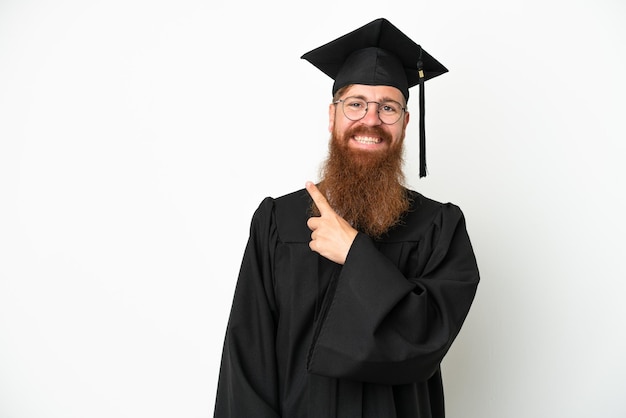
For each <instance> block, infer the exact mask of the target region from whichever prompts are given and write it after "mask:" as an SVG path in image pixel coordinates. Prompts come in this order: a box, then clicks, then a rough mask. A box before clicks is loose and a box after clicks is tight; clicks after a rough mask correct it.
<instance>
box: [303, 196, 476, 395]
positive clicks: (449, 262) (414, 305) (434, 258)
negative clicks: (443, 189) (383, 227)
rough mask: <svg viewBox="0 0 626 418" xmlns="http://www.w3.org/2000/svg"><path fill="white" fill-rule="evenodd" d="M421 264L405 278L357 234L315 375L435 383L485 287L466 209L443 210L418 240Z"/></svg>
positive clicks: (312, 357) (316, 356)
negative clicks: (478, 291) (478, 293)
mask: <svg viewBox="0 0 626 418" xmlns="http://www.w3.org/2000/svg"><path fill="white" fill-rule="evenodd" d="M418 245H419V250H418V254H419V255H418V257H420V258H422V259H421V260H418V262H417V264H418V265H419V266H420V267H419V269H418V271H417V272H416V273H415V277H405V276H404V275H403V273H402V272H401V271H400V270H399V269H398V267H396V265H395V264H394V263H393V262H392V261H391V260H390V259H389V258H388V257H387V256H386V255H384V254H382V253H381V252H380V251H379V250H378V249H377V247H376V245H375V243H374V242H373V241H372V239H370V238H369V237H368V236H367V235H365V234H362V233H359V234H358V235H357V237H356V239H355V241H354V243H353V245H352V247H351V249H350V252H349V253H348V257H347V259H346V262H345V264H344V266H343V268H342V270H341V273H340V274H339V277H338V279H337V283H336V287H335V290H334V292H333V293H332V294H328V295H327V296H326V297H327V298H328V299H327V300H325V301H324V303H326V304H328V305H327V306H328V309H327V311H326V314H325V316H324V317H323V318H322V319H321V320H320V322H319V323H318V327H319V331H318V332H317V333H316V337H315V339H314V340H313V342H312V345H311V349H310V352H309V358H308V364H307V368H308V371H309V372H310V373H313V374H319V375H323V376H328V377H334V378H343V379H351V380H358V381H364V382H371V383H379V384H389V385H399V384H408V383H414V382H419V381H425V380H427V379H429V378H430V377H431V376H432V375H433V374H434V373H435V372H436V371H437V370H438V369H439V365H440V363H441V360H442V359H443V357H444V355H445V354H446V352H447V351H448V349H449V348H450V345H451V344H452V342H453V340H454V339H455V337H456V336H457V334H458V332H459V331H460V328H461V325H462V324H463V322H464V320H465V317H466V315H467V313H468V311H469V308H470V306H471V303H472V301H473V298H474V295H475V292H476V287H477V285H478V282H479V274H478V267H477V265H476V259H475V257H474V252H473V250H472V246H471V244H470V240H469V237H468V235H467V231H466V227H465V220H464V217H463V214H462V212H461V210H460V209H459V208H458V207H457V206H454V205H452V204H446V205H442V207H441V211H440V212H439V213H438V214H437V215H436V216H435V217H434V219H433V221H432V225H431V226H430V227H429V228H428V230H427V231H426V232H425V234H424V236H423V237H421V238H420V240H419V243H418Z"/></svg>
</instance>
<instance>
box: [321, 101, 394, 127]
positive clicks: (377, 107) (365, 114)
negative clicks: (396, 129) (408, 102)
mask: <svg viewBox="0 0 626 418" xmlns="http://www.w3.org/2000/svg"><path fill="white" fill-rule="evenodd" d="M348 99H359V100H363V101H364V102H365V105H366V106H365V112H364V113H363V116H361V117H360V118H358V119H352V118H351V117H350V116H348V115H347V114H346V109H345V108H344V103H345V102H346V100H348ZM385 102H394V103H398V104H399V105H400V109H401V110H402V112H400V115H399V116H398V119H397V120H396V121H395V122H392V123H387V122H385V121H383V120H382V119H381V117H380V106H381V105H382V103H380V102H377V101H374V100H370V101H367V100H365V99H361V98H359V97H357V96H348V97H346V98H345V99H339V100H335V101H334V102H333V104H334V105H337V104H339V103H341V111H342V112H343V115H344V116H345V117H346V118H348V120H351V121H353V122H356V121H359V120H361V119H363V118H364V117H365V116H367V111H368V110H369V109H370V103H376V105H377V106H376V113H377V114H378V119H379V120H380V122H381V123H382V124H384V125H395V124H396V123H398V121H399V120H400V119H402V115H404V114H405V113H406V106H404V107H403V106H402V104H401V103H400V102H397V101H395V100H386V101H385Z"/></svg>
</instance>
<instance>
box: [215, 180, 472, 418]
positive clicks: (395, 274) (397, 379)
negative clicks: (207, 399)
mask: <svg viewBox="0 0 626 418" xmlns="http://www.w3.org/2000/svg"><path fill="white" fill-rule="evenodd" d="M409 193H410V196H411V199H412V204H411V209H410V211H409V212H408V213H407V214H406V215H405V216H404V217H403V219H402V223H401V225H399V226H397V227H394V228H393V229H392V230H390V231H389V233H388V234H387V235H385V236H384V237H382V238H381V239H371V238H370V237H369V236H367V235H365V234H363V233H358V235H357V236H356V238H355V240H354V243H353V244H352V247H351V248H350V251H349V253H348V256H347V258H346V261H345V264H344V265H343V266H341V265H338V264H335V263H333V262H331V261H329V260H327V259H325V258H324V257H322V256H320V255H318V254H317V253H315V252H313V251H311V249H310V248H309V241H310V236H311V231H310V230H309V229H308V227H307V225H306V221H307V219H308V218H309V216H310V211H309V208H310V205H311V199H310V197H309V195H308V193H307V192H306V191H305V190H304V189H303V190H300V191H297V192H294V193H291V194H289V195H286V196H283V197H280V198H277V199H272V198H266V199H265V200H263V202H262V203H261V204H260V206H259V208H258V209H257V210H256V212H255V214H254V216H253V219H252V224H251V228H250V238H249V241H248V244H247V246H246V250H245V254H244V257H243V262H242V265H241V270H240V274H239V279H238V282H237V285H236V290H235V296H234V301H233V305H232V310H231V314H230V319H229V322H228V327H227V330H226V338H225V343H224V349H223V355H222V363H221V368H220V376H219V383H218V389H217V397H216V404H215V417H218V418H226V417H230V418H234V417H236V418H270V417H284V418H301V417H302V418H357V417H358V418H361V417H368V418H393V417H410V418H443V417H444V400H443V389H442V380H441V371H440V363H441V361H442V359H443V357H444V355H445V354H446V352H447V351H448V349H449V348H450V345H451V344H452V342H453V340H454V339H455V337H456V336H457V334H458V332H459V330H460V328H461V325H462V323H463V321H464V319H465V317H466V315H467V313H468V310H469V308H470V305H471V303H472V300H473V298H474V294H475V292H476V287H477V285H478V281H479V274H478V268H477V265H476V260H475V257H474V253H473V250H472V246H471V244H470V240H469V238H468V235H467V232H466V228H465V220H464V217H463V214H462V213H461V210H460V209H459V208H458V207H457V206H455V205H453V204H449V203H448V204H442V203H438V202H435V201H433V200H430V199H427V198H425V197H424V196H422V195H420V194H418V193H416V192H413V191H409Z"/></svg>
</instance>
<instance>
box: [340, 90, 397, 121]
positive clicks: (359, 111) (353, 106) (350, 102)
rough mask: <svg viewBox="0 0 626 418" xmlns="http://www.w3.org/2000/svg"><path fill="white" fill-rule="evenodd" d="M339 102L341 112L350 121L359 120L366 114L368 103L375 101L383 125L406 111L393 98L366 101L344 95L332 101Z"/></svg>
mask: <svg viewBox="0 0 626 418" xmlns="http://www.w3.org/2000/svg"><path fill="white" fill-rule="evenodd" d="M339 103H341V109H342V110H343V114H344V115H346V117H347V118H348V119H350V120H352V121H357V120H361V119H363V118H364V117H365V115H367V110H368V107H369V104H370V103H376V105H377V107H378V109H377V112H378V117H379V118H380V121H381V122H382V123H384V124H385V125H393V124H394V123H396V122H397V121H399V120H400V118H401V117H402V114H403V113H404V112H406V108H405V107H402V105H401V104H400V103H398V102H396V101H395V100H387V101H385V102H382V103H380V102H373V101H371V102H368V101H366V100H363V99H360V98H358V97H353V96H350V97H346V98H345V99H341V100H337V101H334V102H333V104H339Z"/></svg>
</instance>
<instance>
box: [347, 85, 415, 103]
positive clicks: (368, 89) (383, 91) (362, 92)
mask: <svg viewBox="0 0 626 418" xmlns="http://www.w3.org/2000/svg"><path fill="white" fill-rule="evenodd" d="M344 95H345V96H360V97H364V98H365V99H367V100H395V101H396V102H398V103H404V96H403V95H402V92H401V91H400V90H399V89H397V88H395V87H391V86H369V85H365V84H353V85H352V86H350V87H349V88H348V89H347V90H346V92H345V93H344Z"/></svg>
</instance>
